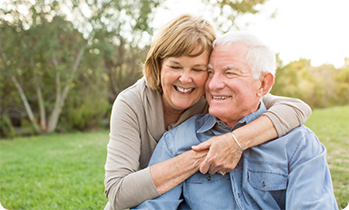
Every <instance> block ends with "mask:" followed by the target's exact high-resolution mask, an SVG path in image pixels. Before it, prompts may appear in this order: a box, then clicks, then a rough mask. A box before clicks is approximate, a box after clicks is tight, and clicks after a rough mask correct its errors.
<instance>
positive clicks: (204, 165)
mask: <svg viewBox="0 0 349 210" xmlns="http://www.w3.org/2000/svg"><path fill="white" fill-rule="evenodd" d="M210 167H211V165H210V163H209V162H208V159H207V156H206V158H205V160H204V161H203V162H202V163H201V166H200V172H201V173H202V174H206V173H207V171H208V169H210Z"/></svg>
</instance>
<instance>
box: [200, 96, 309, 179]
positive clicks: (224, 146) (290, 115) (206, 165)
mask: <svg viewBox="0 0 349 210" xmlns="http://www.w3.org/2000/svg"><path fill="white" fill-rule="evenodd" d="M263 102H264V103H265V105H266V107H267V108H268V110H267V111H266V112H265V113H264V114H263V115H262V116H260V117H259V118H257V119H256V120H255V121H253V122H251V123H249V124H247V125H245V126H243V127H240V128H238V129H236V130H234V132H233V133H234V135H235V137H236V138H237V140H238V141H239V143H240V145H241V147H242V148H243V149H244V150H245V149H248V148H250V147H253V146H256V145H259V144H262V143H265V142H267V141H269V140H272V139H275V138H277V137H278V136H282V135H284V134H285V133H287V132H289V131H290V130H292V129H293V128H295V127H297V126H299V125H301V124H303V123H304V122H305V121H306V120H307V119H308V118H309V116H310V114H311V108H310V107H309V106H308V105H307V104H305V103H304V102H302V101H301V100H299V99H294V98H286V97H280V96H273V95H270V94H268V95H266V96H264V97H263ZM193 149H194V150H195V151H199V150H203V149H209V152H208V154H207V157H206V159H205V160H204V161H203V163H202V165H201V167H200V172H201V173H204V174H205V173H207V172H209V173H210V174H214V173H217V172H218V171H227V172H229V171H231V170H233V169H234V168H235V166H236V165H237V163H238V162H239V160H240V157H241V154H242V151H241V149H240V148H239V146H238V145H237V143H236V142H235V140H234V139H233V137H232V135H231V133H228V134H225V135H222V136H216V137H213V138H211V139H209V140H208V141H206V142H203V143H201V144H199V145H197V146H194V147H193Z"/></svg>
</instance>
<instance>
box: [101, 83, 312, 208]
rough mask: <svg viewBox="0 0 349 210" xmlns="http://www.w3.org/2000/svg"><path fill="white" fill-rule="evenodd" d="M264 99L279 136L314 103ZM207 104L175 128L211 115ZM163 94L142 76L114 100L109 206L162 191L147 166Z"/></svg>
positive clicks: (159, 126)
mask: <svg viewBox="0 0 349 210" xmlns="http://www.w3.org/2000/svg"><path fill="white" fill-rule="evenodd" d="M263 102H264V104H265V106H266V107H267V109H268V111H266V112H265V113H264V114H265V115H266V116H268V117H269V118H270V119H271V120H272V122H273V124H274V126H275V128H276V130H277V132H278V135H279V136H283V135H284V134H285V133H287V132H288V131H290V130H292V129H293V128H295V127H297V126H299V125H301V124H304V122H305V121H306V120H307V119H308V118H309V116H310V114H311V109H310V107H309V106H308V105H307V104H305V103H304V102H302V101H300V100H298V99H292V98H286V97H277V96H273V95H270V94H269V95H267V96H264V97H263ZM207 110H208V104H207V103H206V100H205V99H204V98H202V99H201V100H200V101H199V102H198V103H197V104H195V105H194V106H193V107H190V108H189V109H187V110H186V111H185V112H184V113H183V114H182V115H181V116H180V118H179V120H178V122H177V123H175V124H171V125H169V127H168V129H171V128H173V127H175V126H177V125H178V124H180V123H182V122H184V121H185V120H187V119H188V118H190V117H191V116H194V115H196V114H200V113H207ZM164 125H165V122H164V115H163V107H162V99H161V94H160V93H159V92H158V91H155V90H153V89H151V88H150V87H149V86H147V84H146V82H145V79H144V78H142V79H140V80H138V81H137V82H136V83H135V84H134V85H133V86H131V87H129V88H127V89H125V90H124V91H123V92H121V93H120V94H119V95H118V97H117V98H116V100H115V102H114V105H113V109H112V115H111V121H110V141H109V144H108V155H107V161H106V164H105V171H106V173H105V181H104V185H105V194H106V196H107V198H108V199H109V203H108V204H107V206H106V208H105V209H125V208H130V207H133V206H137V205H138V204H140V203H141V202H143V201H145V200H147V199H153V198H155V197H157V196H159V195H160V194H159V193H158V191H157V190H156V187H155V185H154V183H153V180H152V178H151V175H150V170H149V168H148V167H147V165H148V162H149V160H150V157H151V155H152V153H153V151H154V148H155V146H156V144H157V143H158V141H159V140H160V138H161V136H162V135H163V134H164V133H165V132H166V129H165V126H164Z"/></svg>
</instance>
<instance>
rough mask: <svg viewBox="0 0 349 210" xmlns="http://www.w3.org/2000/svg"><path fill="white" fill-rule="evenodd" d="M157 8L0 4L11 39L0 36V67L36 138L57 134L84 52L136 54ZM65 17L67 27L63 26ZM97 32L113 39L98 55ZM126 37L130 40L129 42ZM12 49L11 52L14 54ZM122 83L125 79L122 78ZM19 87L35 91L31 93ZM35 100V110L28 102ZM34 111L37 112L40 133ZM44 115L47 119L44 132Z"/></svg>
mask: <svg viewBox="0 0 349 210" xmlns="http://www.w3.org/2000/svg"><path fill="white" fill-rule="evenodd" d="M158 5H159V1H150V0H141V1H140V2H135V1H129V0H124V1H112V0H110V1H79V0H74V1H55V0H53V1H43V0H37V1H35V2H34V3H33V2H32V1H28V0H22V1H13V2H10V1H7V2H5V3H3V7H2V9H1V12H0V21H1V24H2V26H4V28H6V29H8V30H7V32H8V33H10V34H7V35H5V34H3V33H2V34H1V35H2V37H1V40H5V41H4V42H1V43H0V47H1V55H2V56H1V57H2V62H1V66H2V69H4V71H6V74H7V75H8V76H9V77H10V78H11V80H12V81H13V83H14V84H15V86H16V87H17V91H18V93H19V95H20V96H21V99H22V103H23V104H24V107H25V110H26V113H27V115H28V117H29V119H30V121H31V122H32V125H33V127H34V128H35V131H36V132H37V133H39V132H45V131H46V132H52V131H54V130H55V129H56V127H57V123H58V120H59V117H60V115H61V112H62V108H63V107H64V105H65V100H66V98H67V97H68V93H69V91H70V89H71V85H72V83H73V81H74V79H75V78H76V77H77V76H78V75H79V74H80V73H81V71H79V67H80V65H81V60H83V57H84V56H85V52H86V51H89V50H99V51H103V52H104V51H105V50H104V48H105V47H106V46H108V45H110V46H121V48H120V49H123V48H124V49H126V50H124V51H128V52H131V51H132V49H137V50H138V49H139V46H138V43H139V42H140V41H142V39H143V38H144V33H148V34H151V33H152V29H151V28H150V27H149V26H148V22H149V20H150V19H151V11H152V8H154V7H156V6H158ZM23 8H24V9H23ZM23 10H24V11H26V12H23ZM68 17H70V18H71V19H72V21H68V20H67V19H68ZM5 25H6V26H5ZM10 29H11V30H10ZM97 32H99V34H112V35H111V36H109V37H107V38H108V40H107V42H104V44H103V45H101V49H98V48H96V43H100V42H101V40H99V38H100V37H98V33H97ZM131 35H132V37H133V38H132V39H129V37H131ZM9 43H12V44H14V45H12V44H9ZM12 46H16V48H15V50H14V48H13V47H12ZM114 49H115V48H114ZM137 50H136V51H137ZM125 53H126V52H125ZM125 53H122V55H124V54H125ZM135 54H137V53H135ZM124 63H125V61H124V60H122V59H119V60H118V61H117V66H121V67H123V65H124ZM114 67H115V65H114ZM114 69H115V68H114ZM121 69H123V68H121ZM28 72H30V74H29V73H28ZM24 77H25V78H26V79H24ZM18 78H20V79H21V81H23V82H19V81H18ZM125 78H129V77H128V76H127V75H126V77H125ZM51 84H55V85H54V86H52V85H51ZM24 86H25V87H34V90H35V91H33V88H28V89H27V88H23V87H24ZM48 90H50V91H48ZM48 92H50V93H48ZM52 93H54V94H52ZM34 95H36V97H34V98H36V99H37V101H38V102H37V104H35V103H33V101H32V99H33V96H34ZM52 96H55V97H54V98H53V97H52ZM33 108H34V109H35V110H39V115H40V118H41V123H40V124H41V127H39V125H38V122H37V116H36V113H35V111H33ZM47 110H48V111H49V113H50V115H49V117H48V121H47V126H46V111H47ZM46 127H47V130H46Z"/></svg>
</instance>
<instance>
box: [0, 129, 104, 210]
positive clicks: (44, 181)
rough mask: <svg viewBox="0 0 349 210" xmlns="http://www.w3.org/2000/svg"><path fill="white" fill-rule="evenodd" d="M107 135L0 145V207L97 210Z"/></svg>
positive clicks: (54, 137) (100, 206)
mask: <svg viewBox="0 0 349 210" xmlns="http://www.w3.org/2000/svg"><path fill="white" fill-rule="evenodd" d="M108 140H109V139H108V132H107V131H105V132H98V133H75V134H64V135H57V134H56V135H47V136H35V137H30V138H18V139H14V140H4V141H1V142H0V158H1V159H0V161H1V162H0V169H1V170H0V193H1V194H0V202H1V205H2V206H3V207H4V208H6V209H40V210H43V209H74V210H77V209H79V210H80V209H103V208H104V206H105V204H106V203H107V199H106V197H105V195H104V185H103V181H104V164H105V160H106V145H107V143H108Z"/></svg>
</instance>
